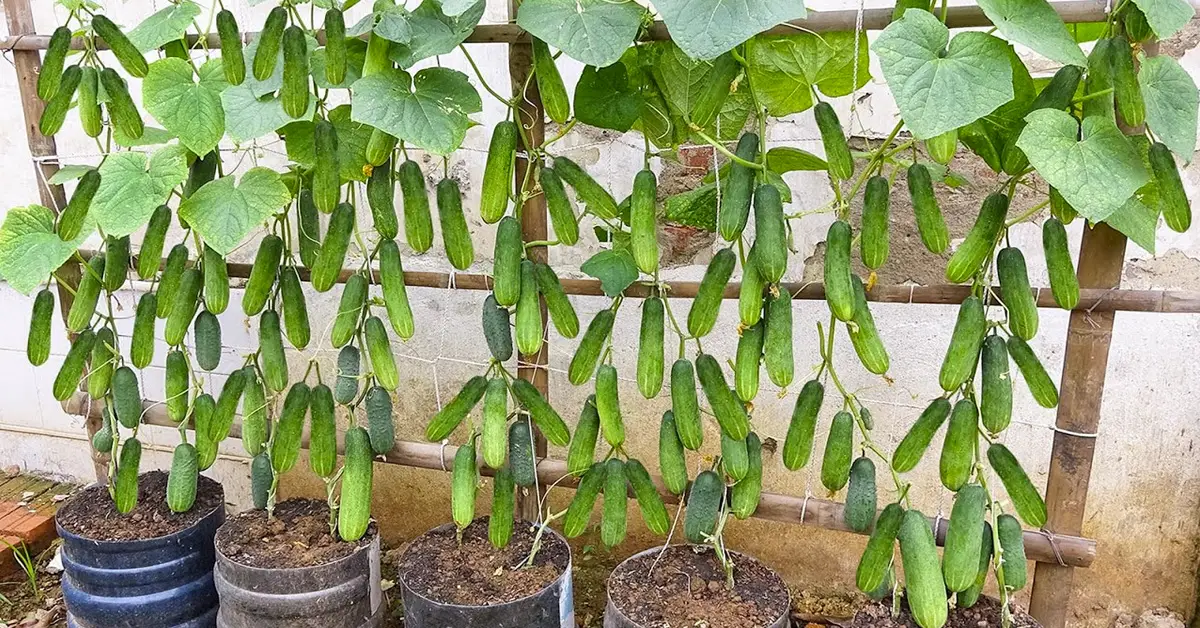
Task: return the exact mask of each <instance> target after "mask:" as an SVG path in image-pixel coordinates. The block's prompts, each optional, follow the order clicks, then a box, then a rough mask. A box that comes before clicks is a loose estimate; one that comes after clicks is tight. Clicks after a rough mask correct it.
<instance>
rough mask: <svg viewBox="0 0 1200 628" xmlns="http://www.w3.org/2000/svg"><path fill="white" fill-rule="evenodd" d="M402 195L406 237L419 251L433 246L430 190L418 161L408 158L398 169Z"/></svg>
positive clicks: (413, 247) (397, 176) (414, 248)
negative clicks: (426, 185) (427, 187)
mask: <svg viewBox="0 0 1200 628" xmlns="http://www.w3.org/2000/svg"><path fill="white" fill-rule="evenodd" d="M396 178H397V179H398V180H399V182H400V196H401V198H402V199H403V201H404V237H405V239H406V240H407V241H408V245H409V246H410V247H412V249H413V250H414V251H416V252H417V253H424V252H425V251H428V250H429V247H431V246H433V217H432V213H431V212H430V210H429V191H428V190H427V189H426V187H425V175H424V174H421V167H420V166H419V165H417V162H415V161H412V160H408V161H405V162H404V163H402V164H400V168H399V169H398V170H397V171H396Z"/></svg>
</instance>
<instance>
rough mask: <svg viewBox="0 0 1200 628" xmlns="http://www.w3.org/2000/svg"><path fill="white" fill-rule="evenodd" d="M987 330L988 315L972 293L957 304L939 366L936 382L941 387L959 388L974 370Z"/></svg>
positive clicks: (947, 388) (952, 389)
mask: <svg viewBox="0 0 1200 628" xmlns="http://www.w3.org/2000/svg"><path fill="white" fill-rule="evenodd" d="M986 333H987V315H986V314H985V313H984V310H983V301H981V300H980V299H979V297H977V296H975V295H971V296H969V297H967V298H966V299H963V302H962V305H960V306H959V308H958V318H957V320H956V321H955V323H954V332H953V333H952V334H951V336H950V345H949V347H947V349H946V357H945V359H943V360H942V370H941V372H940V373H939V375H938V383H940V384H941V386H942V390H945V391H948V392H949V391H954V390H958V388H959V387H960V386H962V385H963V382H965V381H967V379H968V378H970V377H971V376H972V375H974V374H975V364H976V363H977V361H978V359H979V349H980V346H981V345H982V344H983V336H984V334H986Z"/></svg>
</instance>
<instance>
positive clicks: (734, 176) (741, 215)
mask: <svg viewBox="0 0 1200 628" xmlns="http://www.w3.org/2000/svg"><path fill="white" fill-rule="evenodd" d="M758 145H759V140H758V135H756V134H754V133H743V134H742V137H741V138H740V139H738V144H737V148H736V149H735V151H734V154H736V155H737V156H738V157H739V158H740V159H742V160H743V161H748V162H751V163H755V162H756V160H757V159H758ZM724 184H725V189H724V193H723V194H722V195H721V211H720V212H718V214H719V215H718V216H717V231H718V232H719V233H720V234H721V237H722V238H724V239H725V240H727V241H729V242H734V241H736V240H737V239H738V238H740V237H741V235H742V231H743V230H744V229H745V228H746V222H747V220H748V219H749V218H750V197H751V194H752V192H753V191H754V188H753V186H754V170H752V169H751V168H749V167H748V166H744V165H742V164H741V163H738V162H732V163H730V165H729V174H728V175H727V178H726V179H725V181H724Z"/></svg>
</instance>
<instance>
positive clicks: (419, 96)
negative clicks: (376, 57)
mask: <svg viewBox="0 0 1200 628" xmlns="http://www.w3.org/2000/svg"><path fill="white" fill-rule="evenodd" d="M350 92H351V93H352V94H353V103H354V104H353V108H352V109H351V118H352V119H353V120H354V121H355V122H361V123H363V124H369V125H371V126H373V127H375V128H377V129H381V130H383V131H387V132H388V133H390V134H392V135H394V136H395V137H397V138H399V139H401V140H404V141H405V142H407V143H408V144H409V145H412V146H417V147H419V148H423V149H425V150H428V151H430V152H433V153H435V154H438V155H449V154H450V153H452V152H454V151H455V150H457V149H458V147H459V146H461V145H462V141H463V137H464V136H465V135H466V133H467V129H468V128H469V127H470V126H471V119H470V118H468V117H467V116H468V115H469V114H472V113H478V112H480V111H482V110H483V102H482V101H481V100H480V99H479V93H478V92H476V91H475V88H474V87H472V86H471V83H470V81H468V80H467V75H465V74H463V73H462V72H459V71H457V70H451V69H448V68H425V69H424V70H421V71H420V72H417V74H416V76H415V77H413V76H410V75H409V74H408V72H405V71H403V70H389V71H386V72H381V73H379V74H373V75H371V76H367V77H363V78H361V79H359V80H358V82H357V83H355V84H354V87H352V88H351V90H350Z"/></svg>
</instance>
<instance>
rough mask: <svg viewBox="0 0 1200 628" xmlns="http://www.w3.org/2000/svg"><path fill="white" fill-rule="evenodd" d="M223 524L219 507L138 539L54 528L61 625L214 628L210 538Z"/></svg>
mask: <svg viewBox="0 0 1200 628" xmlns="http://www.w3.org/2000/svg"><path fill="white" fill-rule="evenodd" d="M223 501H224V498H222V502H223ZM224 521H225V509H224V508H223V507H219V508H214V509H213V510H212V512H210V513H209V514H207V515H205V516H204V518H203V519H200V520H199V521H197V522H196V523H195V524H193V525H192V526H191V527H189V528H187V529H184V530H180V531H179V532H176V533H174V534H169V535H167V536H162V537H158V538H154V539H145V540H138V541H96V540H92V539H88V538H84V537H82V536H79V535H76V534H73V533H71V532H69V531H67V530H66V529H64V528H63V527H62V526H57V527H58V535H59V536H60V537H61V538H62V541H63V544H62V561H63V578H62V593H63V600H64V601H65V602H66V605H67V626H68V627H69V628H114V627H122V628H208V627H211V626H216V625H217V590H216V589H215V588H214V587H213V558H214V554H215V552H214V550H213V536H215V535H216V533H217V528H219V527H221V524H222V523H224Z"/></svg>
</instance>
